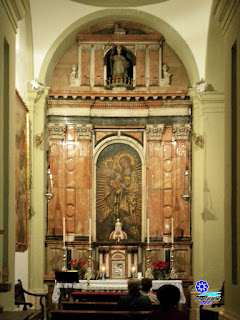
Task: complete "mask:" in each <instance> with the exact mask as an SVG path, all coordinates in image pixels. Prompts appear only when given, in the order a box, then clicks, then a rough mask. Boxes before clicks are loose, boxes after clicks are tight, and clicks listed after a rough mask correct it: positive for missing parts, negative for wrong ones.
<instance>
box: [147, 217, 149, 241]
mask: <svg viewBox="0 0 240 320" xmlns="http://www.w3.org/2000/svg"><path fill="white" fill-rule="evenodd" d="M147 244H149V219H147Z"/></svg>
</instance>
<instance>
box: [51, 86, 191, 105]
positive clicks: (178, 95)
mask: <svg viewBox="0 0 240 320" xmlns="http://www.w3.org/2000/svg"><path fill="white" fill-rule="evenodd" d="M49 97H50V101H49V102H51V101H54V100H61V101H62V100H68V102H70V101H72V100H76V101H83V100H86V101H90V100H91V101H106V100H107V101H110V102H111V101H127V102H129V101H159V100H174V101H176V100H189V96H188V94H187V91H186V90H174V89H168V90H167V91H165V90H162V91H161V90H159V91H149V92H140V91H134V92H132V93H131V92H130V93H129V92H121V93H112V92H111V93H109V92H106V91H103V92H95V91H84V92H79V91H64V90H52V91H51V92H50V94H49Z"/></svg>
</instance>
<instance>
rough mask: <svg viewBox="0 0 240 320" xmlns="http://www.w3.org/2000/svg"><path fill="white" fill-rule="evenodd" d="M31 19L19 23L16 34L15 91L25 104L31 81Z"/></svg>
mask: <svg viewBox="0 0 240 320" xmlns="http://www.w3.org/2000/svg"><path fill="white" fill-rule="evenodd" d="M32 58H33V57H32V31H31V17H30V14H29V13H28V12H27V15H26V17H25V18H24V19H23V20H21V21H19V25H18V29H17V34H16V78H15V79H16V89H17V90H18V92H19V94H20V96H21V98H22V99H23V101H24V102H25V104H27V90H28V82H30V81H31V80H32V79H33V64H32V61H33V59H32Z"/></svg>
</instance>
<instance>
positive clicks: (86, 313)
mask: <svg viewBox="0 0 240 320" xmlns="http://www.w3.org/2000/svg"><path fill="white" fill-rule="evenodd" d="M149 312H150V311H110V310H52V311H51V316H52V317H51V319H52V320H79V319H81V320H99V319H104V320H116V319H117V320H121V319H131V320H144V319H145V318H146V317H147V315H148V314H149Z"/></svg>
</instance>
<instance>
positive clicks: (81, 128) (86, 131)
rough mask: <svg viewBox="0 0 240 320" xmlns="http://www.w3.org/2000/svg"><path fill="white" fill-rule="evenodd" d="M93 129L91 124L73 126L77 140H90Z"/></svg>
mask: <svg viewBox="0 0 240 320" xmlns="http://www.w3.org/2000/svg"><path fill="white" fill-rule="evenodd" d="M92 132H93V128H92V125H91V124H77V125H75V133H76V137H77V139H85V140H92Z"/></svg>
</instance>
